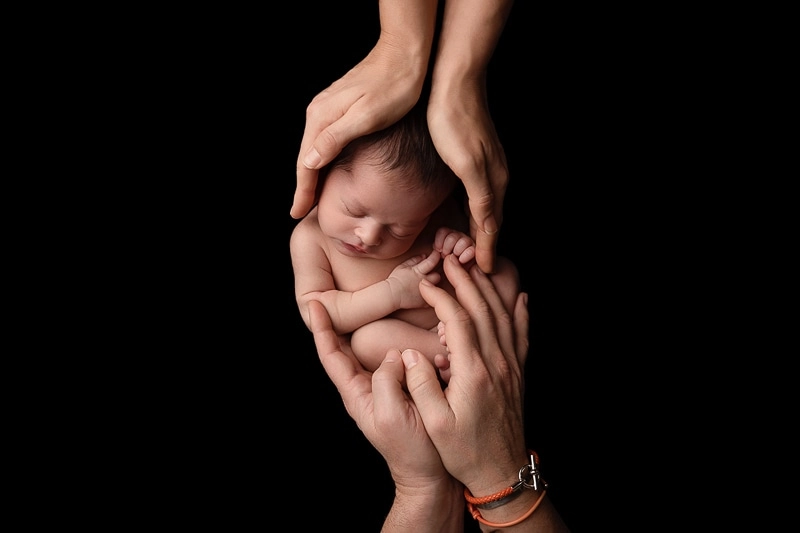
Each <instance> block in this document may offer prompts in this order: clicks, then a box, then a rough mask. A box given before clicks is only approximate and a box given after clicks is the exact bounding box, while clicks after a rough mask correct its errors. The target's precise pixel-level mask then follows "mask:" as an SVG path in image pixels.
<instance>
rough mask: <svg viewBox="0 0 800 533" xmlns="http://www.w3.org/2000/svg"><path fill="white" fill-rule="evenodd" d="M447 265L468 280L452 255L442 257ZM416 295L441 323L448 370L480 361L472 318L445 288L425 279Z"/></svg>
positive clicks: (478, 346)
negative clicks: (456, 267) (454, 266)
mask: <svg viewBox="0 0 800 533" xmlns="http://www.w3.org/2000/svg"><path fill="white" fill-rule="evenodd" d="M450 262H452V263H455V264H456V265H458V269H460V271H461V272H463V274H464V276H466V277H467V280H469V276H468V275H467V274H466V272H465V271H464V267H462V266H461V265H460V264H459V263H458V259H457V258H456V257H455V256H452V255H450V256H447V257H446V258H445V260H444V263H445V265H447V264H448V263H450ZM448 278H449V279H450V282H451V283H453V279H452V277H451V276H450V275H448ZM453 285H455V283H453ZM419 292H420V295H421V296H422V298H423V299H424V300H425V301H426V302H427V303H428V305H430V306H431V307H433V308H434V309H435V311H436V316H437V317H439V320H441V321H442V322H443V323H444V328H445V335H446V337H447V348H448V351H449V352H450V367H451V368H455V367H461V366H462V365H465V366H469V365H471V364H472V363H473V362H474V361H475V360H477V359H480V357H481V354H480V344H479V341H478V337H477V335H476V332H475V327H474V326H473V321H472V317H471V316H470V313H469V312H468V311H467V310H466V309H465V308H464V307H463V306H462V305H461V303H459V302H458V301H456V299H455V298H453V297H452V296H450V295H449V294H448V293H447V291H445V290H444V289H442V288H440V287H437V286H435V285H433V284H431V283H430V282H428V281H426V280H422V281H420V284H419ZM451 373H452V372H451Z"/></svg>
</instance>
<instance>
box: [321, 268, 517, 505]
mask: <svg viewBox="0 0 800 533" xmlns="http://www.w3.org/2000/svg"><path fill="white" fill-rule="evenodd" d="M444 271H445V275H446V276H447V278H448V280H450V282H451V283H452V285H453V286H454V287H455V289H456V294H457V298H458V299H457V300H456V299H454V298H452V297H451V296H450V295H449V294H447V292H446V291H444V290H443V289H441V288H439V287H436V286H435V285H433V284H431V283H429V282H427V281H422V282H421V283H420V292H421V293H422V296H423V298H424V299H425V300H426V302H427V303H428V304H429V305H431V306H432V307H434V308H435V310H436V314H437V315H438V316H439V318H440V320H441V321H442V322H443V324H444V328H445V331H446V335H447V342H448V348H449V350H450V369H451V376H450V381H449V383H448V385H447V387H446V388H445V389H442V387H441V384H440V382H439V379H438V376H437V373H436V369H435V368H434V366H433V365H432V364H431V363H430V362H429V361H428V360H427V359H426V358H425V357H424V356H423V355H422V354H421V353H419V352H418V351H416V350H405V351H404V352H403V353H400V352H399V350H392V351H389V353H387V355H386V358H385V359H384V361H383V363H382V364H381V366H380V367H379V368H378V369H377V370H376V371H375V372H374V373H372V374H370V373H369V372H367V371H365V370H364V369H363V367H361V365H360V364H359V363H358V361H357V360H356V358H355V357H354V356H353V354H352V351H351V350H350V349H349V345H348V343H347V341H346V337H339V336H337V335H336V333H335V332H334V331H333V329H332V327H331V322H330V318H329V317H328V315H327V313H326V311H325V308H324V307H323V306H322V304H320V303H319V302H316V301H312V302H310V304H309V313H310V319H311V329H312V332H313V334H314V341H315V343H316V346H317V351H318V353H319V357H320V360H321V362H322V365H323V367H324V368H325V371H326V372H327V374H328V376H329V377H330V378H331V380H332V381H333V383H334V384H335V385H336V388H337V390H338V391H339V393H340V394H341V396H342V399H343V401H344V404H345V407H346V409H347V412H348V414H349V415H350V416H351V417H352V418H353V419H354V420H355V421H356V423H357V424H358V427H359V428H360V429H361V430H362V431H363V433H364V435H365V436H366V437H367V439H368V440H369V441H370V442H371V443H372V445H373V446H375V448H376V449H377V450H378V451H379V452H380V453H381V455H382V456H383V457H384V459H385V460H386V461H387V463H388V465H389V468H390V470H391V473H392V477H393V479H394V480H395V484H396V486H397V491H398V493H404V492H405V493H408V494H415V493H416V494H418V493H425V488H426V487H430V486H431V485H441V484H443V483H445V484H446V483H447V482H448V480H451V479H452V478H455V479H456V480H458V481H459V482H461V483H463V484H464V485H465V486H466V487H468V488H469V489H470V491H471V492H472V493H473V494H492V493H494V492H497V491H498V490H502V489H503V488H505V487H507V486H508V485H509V481H513V479H510V478H509V476H510V475H513V474H514V473H516V472H517V470H518V469H519V468H520V465H521V464H523V462H524V459H525V458H526V457H527V454H526V448H525V436H524V429H523V413H522V405H523V402H522V395H523V377H524V375H523V368H524V363H525V359H526V357H527V352H528V320H529V318H528V311H527V295H526V294H524V293H521V294H520V296H519V298H518V299H517V303H516V308H515V309H514V310H513V314H512V313H509V312H508V311H507V310H506V309H505V307H504V306H503V302H502V300H501V298H500V296H499V294H498V293H497V291H496V290H495V288H494V285H493V284H492V282H491V280H490V279H489V278H488V277H487V276H486V275H485V274H484V273H483V272H481V270H480V269H479V268H477V267H476V266H473V267H472V268H470V269H469V271H467V270H466V269H465V268H464V267H463V266H462V265H461V264H460V263H459V261H458V259H457V257H455V256H454V255H449V256H447V257H446V258H445V259H444ZM451 476H452V478H451ZM458 496H459V498H460V497H461V495H460V494H458Z"/></svg>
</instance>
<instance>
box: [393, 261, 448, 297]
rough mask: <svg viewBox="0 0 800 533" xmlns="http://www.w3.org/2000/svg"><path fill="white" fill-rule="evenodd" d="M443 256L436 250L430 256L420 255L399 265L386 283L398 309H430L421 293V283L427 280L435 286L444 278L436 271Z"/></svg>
mask: <svg viewBox="0 0 800 533" xmlns="http://www.w3.org/2000/svg"><path fill="white" fill-rule="evenodd" d="M439 259H441V255H440V254H439V253H438V252H436V251H435V250H434V251H432V252H431V253H430V254H428V256H427V257H426V256H424V255H418V256H415V257H412V258H411V259H409V260H407V261H405V262H403V263H401V264H399V265H397V266H396V267H395V268H394V270H392V273H391V274H389V277H388V278H387V279H386V281H388V282H389V286H390V287H391V289H392V297H393V298H394V301H395V303H396V305H397V308H398V309H417V308H420V307H429V306H428V303H427V302H426V301H425V300H424V299H423V298H422V295H421V294H420V293H419V282H420V281H422V280H423V279H427V280H428V281H430V282H431V283H433V284H434V285H436V284H437V283H439V281H441V279H442V276H441V274H440V273H439V272H437V271H435V270H434V269H435V268H436V265H438V264H439Z"/></svg>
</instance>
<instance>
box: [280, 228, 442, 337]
mask: <svg viewBox="0 0 800 533" xmlns="http://www.w3.org/2000/svg"><path fill="white" fill-rule="evenodd" d="M304 221H305V220H304ZM304 221H301V222H300V223H299V224H298V226H297V227H296V228H295V231H294V232H293V233H292V238H291V240H290V246H291V252H292V267H293V269H294V277H295V297H296V299H297V305H298V307H299V309H300V314H301V316H302V317H303V320H304V321H305V323H306V326H308V325H309V322H308V302H309V301H311V300H318V301H319V302H320V303H322V305H324V306H325V309H326V310H327V311H328V315H329V316H330V318H331V323H332V324H333V329H334V331H336V333H337V334H339V335H343V334H347V333H350V332H352V331H353V330H355V329H356V328H359V327H361V326H363V325H364V324H368V323H369V322H373V321H375V320H378V319H379V318H383V317H384V316H386V315H388V314H390V313H393V312H394V311H397V310H398V309H412V308H417V307H427V305H428V304H427V303H426V302H425V300H423V299H422V296H420V294H419V282H420V281H421V280H422V279H427V280H429V281H430V282H431V283H434V284H437V283H439V281H440V279H441V275H440V274H439V273H438V272H434V269H435V267H436V265H437V264H438V263H439V259H440V255H439V253H438V252H435V251H433V252H431V253H430V254H429V255H428V256H427V257H426V256H423V255H420V256H416V257H413V258H411V259H409V260H407V261H405V262H403V263H402V264H400V265H398V266H397V267H395V269H394V270H393V271H392V272H391V274H390V275H389V276H388V278H387V279H385V280H382V281H379V282H377V283H374V284H372V285H369V286H367V287H364V288H363V289H360V290H357V291H352V292H349V291H342V290H338V289H337V288H336V286H335V284H334V281H333V280H334V277H333V272H332V270H331V265H330V263H329V261H328V258H327V256H326V255H325V253H324V251H322V248H321V247H320V246H319V244H317V242H316V240H315V238H314V233H315V230H314V229H313V228H310V225H305V224H303V222H304ZM303 232H305V235H304V236H301V235H303Z"/></svg>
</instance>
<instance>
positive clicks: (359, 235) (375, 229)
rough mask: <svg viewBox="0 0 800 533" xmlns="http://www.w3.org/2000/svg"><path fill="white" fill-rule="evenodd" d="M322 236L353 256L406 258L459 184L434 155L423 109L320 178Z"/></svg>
mask: <svg viewBox="0 0 800 533" xmlns="http://www.w3.org/2000/svg"><path fill="white" fill-rule="evenodd" d="M320 178H321V181H322V182H323V184H322V190H321V192H320V196H319V203H318V219H319V223H320V227H321V228H322V231H323V232H324V233H325V234H326V235H327V236H328V237H329V238H331V239H333V240H336V241H339V242H342V243H345V244H346V246H345V248H347V249H348V250H351V251H353V250H355V252H356V253H355V255H363V256H368V257H376V258H383V259H385V258H392V257H397V256H399V255H401V254H403V253H405V252H406V251H408V250H409V249H410V247H411V245H412V244H413V243H414V240H415V239H416V238H417V237H418V236H419V234H420V233H421V232H422V230H423V229H425V226H426V225H427V223H428V220H429V219H430V217H431V215H432V214H433V212H434V211H436V209H437V208H438V207H439V206H440V205H441V204H442V202H444V201H445V199H447V197H448V196H450V194H451V193H452V192H453V190H454V188H455V185H456V183H457V182H458V178H457V177H456V175H455V174H454V173H453V171H452V170H450V168H449V167H448V166H447V165H446V164H445V163H444V161H443V160H442V158H441V157H440V156H439V154H438V152H437V151H436V147H435V146H434V144H433V141H432V139H431V136H430V133H429V131H428V124H427V118H426V115H425V108H424V106H423V105H418V106H416V107H415V108H413V109H412V110H411V111H409V113H408V114H406V116H405V117H403V118H402V119H400V120H399V121H398V122H397V123H395V124H393V125H391V126H389V127H388V128H385V129H383V130H380V131H377V132H375V133H371V134H369V135H365V136H363V137H359V138H358V139H355V140H354V141H352V142H351V143H350V144H348V145H347V146H346V147H345V148H344V150H342V152H341V153H340V154H339V156H338V157H336V159H334V160H333V161H332V162H331V163H330V164H329V165H328V166H327V167H326V168H324V169H323V170H322V171H321V172H320Z"/></svg>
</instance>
